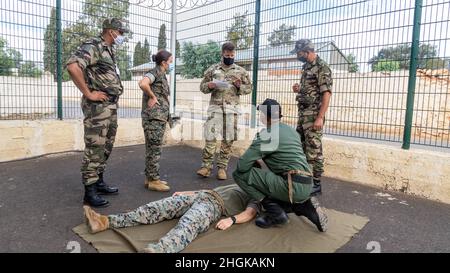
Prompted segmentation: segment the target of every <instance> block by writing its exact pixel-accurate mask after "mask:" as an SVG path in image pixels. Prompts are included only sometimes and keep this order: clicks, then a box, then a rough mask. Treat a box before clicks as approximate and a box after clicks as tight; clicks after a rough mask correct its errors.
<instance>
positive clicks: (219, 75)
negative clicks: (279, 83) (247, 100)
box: [200, 63, 252, 113]
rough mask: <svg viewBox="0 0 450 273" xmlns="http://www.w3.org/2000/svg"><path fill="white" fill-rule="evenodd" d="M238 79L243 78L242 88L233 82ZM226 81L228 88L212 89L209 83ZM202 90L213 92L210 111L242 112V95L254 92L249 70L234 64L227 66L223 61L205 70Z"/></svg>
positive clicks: (205, 92) (207, 92)
mask: <svg viewBox="0 0 450 273" xmlns="http://www.w3.org/2000/svg"><path fill="white" fill-rule="evenodd" d="M237 79H240V80H241V88H239V89H237V88H236V87H235V86H234V85H233V82H234V81H235V80H237ZM213 80H218V81H225V82H227V83H228V87H226V88H217V89H215V90H211V89H209V88H208V83H209V82H211V81H213ZM200 90H201V91H202V93H204V94H209V93H211V100H210V103H209V105H210V111H225V112H234V113H239V112H240V107H239V105H240V96H242V95H248V94H250V93H251V92H252V83H251V81H250V76H249V74H248V72H247V71H246V70H245V69H244V68H242V67H240V66H238V65H236V64H233V65H231V66H230V67H228V68H226V67H225V66H224V65H223V64H222V63H219V64H215V65H212V66H211V67H210V68H208V70H206V72H205V76H204V78H203V81H202V83H201V84H200Z"/></svg>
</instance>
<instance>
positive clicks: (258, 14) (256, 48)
mask: <svg viewBox="0 0 450 273" xmlns="http://www.w3.org/2000/svg"><path fill="white" fill-rule="evenodd" d="M255 4H256V7H255V34H254V37H253V39H254V41H253V80H252V82H253V92H252V117H251V119H252V120H251V124H250V126H251V128H255V127H256V103H257V102H256V100H257V98H258V71H259V30H260V26H259V25H260V23H261V0H256V2H255Z"/></svg>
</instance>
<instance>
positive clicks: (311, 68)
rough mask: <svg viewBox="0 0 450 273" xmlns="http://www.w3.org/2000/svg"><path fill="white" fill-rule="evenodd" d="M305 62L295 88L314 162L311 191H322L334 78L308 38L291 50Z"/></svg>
mask: <svg viewBox="0 0 450 273" xmlns="http://www.w3.org/2000/svg"><path fill="white" fill-rule="evenodd" d="M291 53H292V54H297V57H298V60H299V61H300V62H303V63H304V66H303V72H302V78H301V80H300V84H298V83H297V84H295V85H294V86H293V87H292V89H293V91H294V92H295V93H296V94H297V98H296V100H297V102H298V116H299V118H298V125H297V131H298V133H299V134H300V137H301V140H302V144H303V149H304V151H305V154H306V157H307V159H308V163H309V164H310V165H311V166H312V169H313V175H314V186H313V190H312V192H311V195H313V196H314V195H317V194H320V193H322V187H321V183H320V178H321V176H322V174H323V153H322V136H323V131H322V130H323V126H324V123H325V114H326V112H327V110H328V106H329V105H330V99H331V88H332V85H333V79H332V76H331V70H330V68H329V67H328V65H327V64H326V63H325V62H324V61H323V60H322V59H321V58H320V57H319V56H318V55H317V54H316V53H315V52H314V44H313V43H312V42H311V41H310V40H307V39H302V40H299V41H297V43H296V45H295V49H294V50H293V51H292V52H291Z"/></svg>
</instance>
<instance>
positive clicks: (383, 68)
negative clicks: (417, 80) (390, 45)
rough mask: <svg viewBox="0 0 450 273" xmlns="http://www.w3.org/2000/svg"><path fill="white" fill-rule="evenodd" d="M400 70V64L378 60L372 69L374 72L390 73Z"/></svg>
mask: <svg viewBox="0 0 450 273" xmlns="http://www.w3.org/2000/svg"><path fill="white" fill-rule="evenodd" d="M398 70H400V62H398V61H390V60H379V61H378V62H377V63H376V64H375V65H374V67H373V71H374V72H390V71H398Z"/></svg>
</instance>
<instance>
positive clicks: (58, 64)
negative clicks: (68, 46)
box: [56, 0, 63, 120]
mask: <svg viewBox="0 0 450 273" xmlns="http://www.w3.org/2000/svg"><path fill="white" fill-rule="evenodd" d="M61 29H62V25H61V0H56V77H57V81H58V119H59V120H62V119H63V111H62V60H61V57H62V43H61V40H62V39H61Z"/></svg>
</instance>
